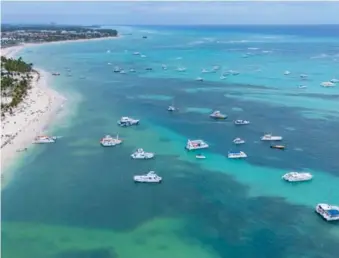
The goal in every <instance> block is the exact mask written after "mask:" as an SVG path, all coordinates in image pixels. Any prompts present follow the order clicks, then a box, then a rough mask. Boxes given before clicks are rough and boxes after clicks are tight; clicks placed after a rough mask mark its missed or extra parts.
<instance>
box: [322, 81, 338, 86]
mask: <svg viewBox="0 0 339 258" xmlns="http://www.w3.org/2000/svg"><path fill="white" fill-rule="evenodd" d="M320 86H322V87H333V86H335V84H334V83H333V82H322V83H320Z"/></svg>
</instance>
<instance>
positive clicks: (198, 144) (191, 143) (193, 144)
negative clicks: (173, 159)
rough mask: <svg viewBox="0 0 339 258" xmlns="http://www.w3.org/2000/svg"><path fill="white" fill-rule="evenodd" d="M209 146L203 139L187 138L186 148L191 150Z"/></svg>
mask: <svg viewBox="0 0 339 258" xmlns="http://www.w3.org/2000/svg"><path fill="white" fill-rule="evenodd" d="M208 147H209V146H208V144H207V143H206V142H205V141H203V140H187V143H186V149H187V150H189V151H191V150H200V149H207V148H208Z"/></svg>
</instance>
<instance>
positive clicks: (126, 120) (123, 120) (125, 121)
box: [118, 116, 140, 127]
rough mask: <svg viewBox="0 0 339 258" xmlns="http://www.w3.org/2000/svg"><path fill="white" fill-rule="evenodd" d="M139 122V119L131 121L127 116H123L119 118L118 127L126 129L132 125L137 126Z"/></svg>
mask: <svg viewBox="0 0 339 258" xmlns="http://www.w3.org/2000/svg"><path fill="white" fill-rule="evenodd" d="M139 122H140V120H139V119H133V118H130V117H127V116H123V117H121V118H120V120H119V121H118V125H120V126H122V127H128V126H132V125H138V124H139Z"/></svg>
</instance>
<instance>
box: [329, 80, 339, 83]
mask: <svg viewBox="0 0 339 258" xmlns="http://www.w3.org/2000/svg"><path fill="white" fill-rule="evenodd" d="M330 82H332V83H337V82H339V79H332V80H330Z"/></svg>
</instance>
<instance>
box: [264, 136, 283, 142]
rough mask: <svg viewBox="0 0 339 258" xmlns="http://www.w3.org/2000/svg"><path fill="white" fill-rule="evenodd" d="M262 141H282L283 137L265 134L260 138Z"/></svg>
mask: <svg viewBox="0 0 339 258" xmlns="http://www.w3.org/2000/svg"><path fill="white" fill-rule="evenodd" d="M260 139H261V140H262V141H281V140H282V139H283V138H282V137H281V136H273V135H272V134H265V135H264V136H262V137H261V138H260Z"/></svg>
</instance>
